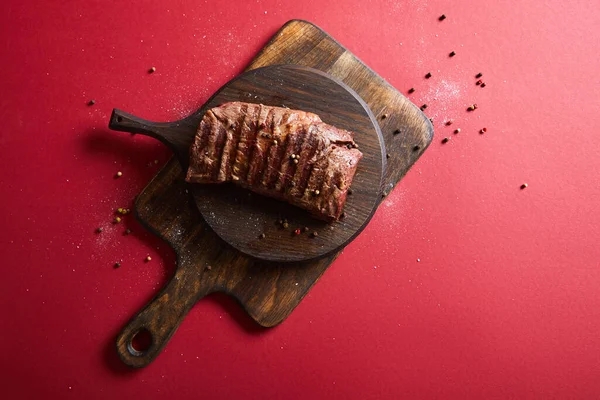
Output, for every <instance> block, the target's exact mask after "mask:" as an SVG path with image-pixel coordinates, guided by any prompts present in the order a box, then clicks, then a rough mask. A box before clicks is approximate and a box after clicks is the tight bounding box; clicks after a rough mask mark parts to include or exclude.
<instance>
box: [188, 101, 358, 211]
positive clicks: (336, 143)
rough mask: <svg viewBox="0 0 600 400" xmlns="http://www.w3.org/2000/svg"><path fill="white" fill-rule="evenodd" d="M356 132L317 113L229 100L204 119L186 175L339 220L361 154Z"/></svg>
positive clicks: (191, 179) (196, 179) (190, 180)
mask: <svg viewBox="0 0 600 400" xmlns="http://www.w3.org/2000/svg"><path fill="white" fill-rule="evenodd" d="M352 136H353V134H352V132H349V131H346V130H344V129H339V128H336V127H334V126H331V125H328V124H326V123H324V122H322V121H321V118H319V116H318V115H316V114H313V113H309V112H305V111H299V110H290V109H287V108H282V107H272V106H265V105H262V104H252V103H241V102H232V103H225V104H223V105H221V106H219V107H215V108H212V109H210V110H208V111H207V112H206V114H205V115H204V117H203V119H202V121H201V122H200V126H199V127H198V131H197V133H196V138H195V140H194V144H193V145H192V146H191V148H190V166H189V169H188V172H187V177H186V180H187V181H188V182H193V183H222V182H233V183H235V184H237V185H240V186H243V187H245V188H248V189H250V190H252V191H254V192H256V193H260V194H262V195H265V196H268V197H273V198H276V199H279V200H284V201H287V202H288V203H290V204H293V205H295V206H298V207H301V208H304V209H306V210H308V211H310V212H311V213H312V214H313V215H314V216H315V217H317V218H319V219H323V220H327V221H331V220H337V219H339V217H340V215H341V213H342V210H343V208H344V203H345V202H346V196H347V194H348V188H349V187H350V185H351V184H352V179H353V177H354V174H355V172H356V167H357V165H358V162H359V161H360V159H361V158H362V153H361V152H360V151H359V150H358V149H357V148H356V147H357V146H356V144H355V143H354V140H353V137H352Z"/></svg>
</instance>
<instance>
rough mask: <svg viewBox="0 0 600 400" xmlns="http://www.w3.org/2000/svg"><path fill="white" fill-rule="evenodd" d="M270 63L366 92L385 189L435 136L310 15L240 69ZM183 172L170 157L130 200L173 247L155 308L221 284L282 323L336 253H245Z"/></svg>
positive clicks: (178, 304) (255, 313)
mask: <svg viewBox="0 0 600 400" xmlns="http://www.w3.org/2000/svg"><path fill="white" fill-rule="evenodd" d="M274 64H297V65H302V66H307V67H312V68H316V69H319V70H321V71H324V72H326V73H328V74H330V75H333V76H334V77H337V78H338V79H340V80H342V81H343V82H344V83H346V84H347V85H348V86H350V87H351V88H352V89H354V90H355V91H356V92H357V93H358V94H359V95H360V96H361V97H362V98H363V99H364V101H365V102H366V103H367V104H368V106H369V107H370V109H371V111H372V112H373V114H374V115H375V116H376V117H377V120H378V121H379V123H380V127H381V131H382V133H383V136H384V140H385V146H386V151H387V153H388V154H389V155H390V157H389V159H388V160H387V161H388V164H387V165H388V167H387V170H386V171H385V175H384V183H383V188H384V189H383V190H384V194H387V193H389V192H390V191H391V190H392V189H393V187H394V186H395V185H396V183H397V182H398V181H399V180H400V179H401V178H402V177H403V176H404V175H405V174H406V172H407V171H408V170H409V168H410V167H411V166H412V165H413V164H414V163H415V162H416V161H417V159H418V158H419V157H420V156H421V154H423V151H424V150H425V149H426V148H427V146H428V145H429V143H430V142H431V140H432V138H433V127H432V125H431V123H430V121H429V120H428V119H427V117H426V116H425V115H424V114H423V113H422V112H421V111H420V110H419V109H418V108H417V107H416V106H415V105H413V104H412V103H411V102H410V101H409V100H408V99H406V98H405V97H404V96H403V95H402V94H400V93H399V92H398V91H397V90H396V89H394V88H393V87H392V86H391V85H389V84H388V83H387V82H386V81H385V80H383V79H382V78H381V77H380V76H379V75H377V74H376V73H375V72H373V71H372V70H371V69H370V68H368V67H367V66H366V65H365V64H364V63H362V62H361V61H360V60H359V59H358V58H356V57H355V56H354V55H353V54H352V53H350V52H349V51H348V50H347V49H345V48H344V47H343V46H341V45H340V44H339V43H338V42H336V41H335V40H334V39H333V38H332V37H331V36H329V35H328V34H327V33H325V32H324V31H322V30H321V29H320V28H318V27H316V26H315V25H313V24H311V23H309V22H306V21H300V20H292V21H290V22H288V23H286V24H285V25H284V26H283V27H282V28H281V29H280V30H279V31H278V32H277V33H276V34H275V35H274V36H273V38H272V39H271V41H270V42H269V43H268V44H267V45H266V46H265V47H264V48H263V49H262V51H261V52H260V53H259V54H258V55H257V56H256V58H255V59H254V60H253V61H252V62H251V63H250V65H249V66H248V68H247V69H246V70H251V69H254V68H259V67H263V66H267V65H274ZM383 114H387V117H386V118H385V119H382V118H381V117H382V116H383ZM398 131H399V132H400V133H398ZM394 132H396V133H394ZM183 177H184V172H183V171H182V170H181V167H180V165H179V163H178V162H177V160H175V159H174V158H173V159H171V160H170V161H169V163H168V164H167V165H166V166H165V167H164V168H163V169H162V170H161V171H160V172H159V173H158V174H157V175H156V177H155V178H154V179H153V180H152V181H151V182H150V183H149V184H148V186H147V187H146V188H145V189H144V190H143V191H142V193H141V194H140V195H139V196H138V198H137V201H136V213H137V215H138V218H139V219H140V221H141V222H142V223H143V224H144V225H145V226H146V227H147V228H148V229H150V230H151V231H153V232H154V233H155V234H157V235H159V236H160V237H162V238H163V239H164V240H165V241H167V242H168V243H169V244H170V245H171V246H172V248H173V249H174V250H175V252H176V254H177V262H178V268H177V270H176V272H175V275H174V277H173V278H172V280H171V282H170V283H169V284H168V285H167V287H166V288H165V289H163V291H161V293H159V294H158V295H157V297H156V298H155V299H154V300H153V302H154V303H155V304H159V306H158V309H157V310H158V311H159V309H160V308H161V307H163V306H164V308H167V307H168V309H169V310H174V311H172V315H173V318H174V319H175V320H174V321H171V322H170V323H171V324H173V323H175V324H177V325H178V324H179V323H180V322H181V320H182V319H183V317H184V316H185V313H186V312H187V310H189V309H190V308H191V307H192V306H193V304H195V302H197V301H198V300H199V299H201V298H202V297H203V296H205V295H206V294H208V293H211V292H217V291H219V292H225V293H228V294H230V295H231V296H233V297H235V298H236V299H237V300H238V301H239V302H240V304H241V305H242V307H244V309H245V310H246V311H247V312H248V314H249V315H250V316H251V317H252V318H253V319H254V320H255V321H256V322H257V323H258V324H260V325H262V326H265V327H271V326H274V325H277V324H279V323H281V322H282V321H283V320H284V319H285V318H286V317H287V316H288V315H290V313H291V312H292V311H293V310H294V308H296V306H297V305H298V304H299V303H300V301H301V300H302V298H303V297H304V296H305V295H306V294H307V293H308V291H309V290H310V288H311V287H312V286H313V285H314V284H315V283H316V282H317V280H318V279H319V278H320V277H321V276H322V275H323V273H324V272H325V271H326V270H327V268H328V267H329V266H330V265H331V264H332V262H333V261H334V260H335V259H336V257H337V256H338V255H339V253H336V254H333V255H330V256H328V257H325V258H323V259H320V260H318V261H312V262H305V263H297V264H272V263H267V262H260V261H257V260H254V259H251V258H248V257H246V256H244V255H242V254H240V253H239V252H237V251H236V250H234V249H233V248H232V247H230V246H229V245H227V244H226V243H225V242H223V241H222V240H221V239H220V238H219V237H218V236H217V235H216V234H215V233H214V232H212V231H211V230H210V228H208V226H207V225H206V223H205V222H204V221H203V219H202V217H201V215H200V213H199V212H198V210H197V209H196V207H195V205H194V202H193V200H192V198H191V196H190V195H189V194H188V193H186V192H187V191H186V184H185V183H184V182H183ZM208 266H210V269H209V268H208ZM162 300H164V302H163V301H162ZM161 305H163V306H161ZM163 311H165V310H163Z"/></svg>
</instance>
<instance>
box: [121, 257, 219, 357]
mask: <svg viewBox="0 0 600 400" xmlns="http://www.w3.org/2000/svg"><path fill="white" fill-rule="evenodd" d="M181 270H182V269H178V271H181ZM193 283H194V282H188V279H186V276H185V275H184V274H183V273H178V272H176V273H175V276H173V278H172V279H171V281H170V282H169V283H168V284H167V286H166V287H165V288H164V289H163V290H161V292H160V293H159V294H158V295H157V296H156V297H155V298H154V299H152V301H150V303H148V304H147V305H146V307H144V309H142V310H141V311H140V312H139V313H137V315H135V316H134V317H133V318H132V319H131V320H130V321H129V322H128V323H127V325H125V327H124V328H123V330H122V331H121V333H119V335H118V336H117V341H116V345H117V353H118V354H119V357H120V358H121V360H122V361H123V362H124V363H125V364H127V365H128V366H130V367H133V368H143V367H146V366H147V365H149V364H150V363H151V362H152V361H153V360H154V359H155V358H156V356H158V355H159V354H160V352H161V351H162V349H163V348H164V347H165V346H166V344H167V343H168V342H169V339H171V336H173V334H174V333H175V331H176V330H177V328H178V327H179V325H180V324H181V321H183V318H184V317H185V316H186V314H187V313H188V312H189V311H190V309H191V308H192V307H193V306H194V304H196V302H197V301H198V300H200V299H201V298H202V297H204V296H206V295H207V294H208V292H203V291H202V290H200V291H197V290H198V288H197V287H196V286H197V285H194V284H193Z"/></svg>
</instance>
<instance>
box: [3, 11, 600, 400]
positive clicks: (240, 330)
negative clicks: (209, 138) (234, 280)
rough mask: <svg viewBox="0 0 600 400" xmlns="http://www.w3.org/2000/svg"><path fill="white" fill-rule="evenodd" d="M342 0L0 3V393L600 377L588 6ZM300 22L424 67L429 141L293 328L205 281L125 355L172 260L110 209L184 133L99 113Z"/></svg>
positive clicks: (379, 62)
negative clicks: (122, 349)
mask: <svg viewBox="0 0 600 400" xmlns="http://www.w3.org/2000/svg"><path fill="white" fill-rule="evenodd" d="M334 3H336V2H333V1H330V2H327V1H312V0H297V1H293V2H284V1H277V0H268V1H267V0H260V1H248V2H238V3H236V2H214V1H204V2H202V1H190V0H186V1H184V0H181V1H164V0H163V1H126V2H125V1H124V2H117V1H94V0H87V1H74V0H73V1H60V2H59V1H53V2H42V1H25V2H23V1H16V0H15V1H13V0H11V1H4V2H3V5H2V12H1V13H0V54H1V61H2V63H1V64H0V121H2V125H1V128H0V152H1V153H0V171H1V173H0V193H2V197H1V198H2V200H1V201H2V204H1V205H2V206H1V207H0V217H1V221H2V229H0V255H1V260H2V276H3V285H2V286H3V289H2V302H1V306H0V311H1V320H2V322H1V324H2V329H1V331H0V339H1V342H2V344H3V346H2V347H3V351H2V352H3V354H2V357H0V359H1V361H0V367H1V371H0V382H2V383H3V385H2V389H1V390H2V391H3V395H2V397H3V398H7V399H13V398H43V397H48V398H61V399H62V398H87V399H103V398H133V397H135V398H146V399H152V398H165V397H168V398H245V399H258V398H285V399H306V398H339V399H348V398H357V399H359V398H360V399H365V398H390V399H397V398H423V399H432V398H441V399H450V398H456V399H464V398H474V399H475V398H477V399H483V398H485V399H494V398H498V399H506V398H520V399H523V398H539V399H548V398H561V399H565V398H577V399H591V398H598V396H600V380H599V379H598V376H599V374H600V366H599V359H600V335H599V333H598V331H599V330H600V295H599V294H598V290H599V289H598V288H599V285H600V268H599V267H600V246H598V238H600V229H599V226H600V214H599V213H598V210H599V207H598V205H599V204H600V185H599V181H600V180H599V178H598V172H599V170H600V157H599V149H600V116H599V113H598V106H599V104H600V90H599V89H600V85H599V84H600V80H599V78H598V76H599V75H598V72H599V71H600V50H599V48H598V40H599V29H598V26H599V24H600V8H598V4H597V1H593V0H589V1H577V2H563V1H558V0H548V1H544V2H540V1H534V0H530V1H522V2H515V1H507V0H500V1H484V2H473V1H460V2H454V1H452V2H451V1H448V2H442V1H425V0H422V1H418V0H410V1H404V2H396V1H391V0H390V1H364V0H361V1H346V2H343V4H337V5H336V4H334ZM442 13H445V14H446V15H447V16H448V18H447V19H446V20H445V21H444V22H439V21H438V20H437V17H438V16H439V15H440V14H442ZM293 18H300V19H307V20H309V21H311V22H314V23H315V24H317V25H319V26H321V27H322V28H323V29H325V30H326V31H327V32H329V33H330V34H331V35H332V36H333V37H335V38H336V39H338V40H339V41H340V42H341V43H342V44H344V45H345V46H347V47H348V48H349V49H350V50H351V51H352V52H354V53H355V54H356V55H357V56H358V57H359V58H361V59H362V60H363V61H364V62H365V63H366V64H368V65H369V66H370V67H372V68H373V69H374V70H375V71H377V72H378V73H379V74H381V75H382V76H383V77H384V78H385V79H387V80H388V81H389V82H390V83H391V84H392V85H394V86H395V87H396V88H398V89H399V90H401V91H402V92H404V93H406V91H407V89H408V88H410V87H415V88H416V89H417V90H416V92H415V93H414V94H413V95H410V98H411V99H412V100H413V101H414V102H415V103H416V104H417V105H421V104H422V103H425V102H426V103H427V104H428V105H429V108H427V114H428V115H429V116H430V117H433V118H434V121H435V128H436V137H435V139H434V142H433V143H432V145H431V146H430V148H429V149H428V150H427V151H426V152H425V154H424V156H423V157H422V158H421V159H420V160H419V161H418V163H417V164H416V165H415V167H414V168H413V169H412V170H411V171H410V172H409V173H408V175H407V176H406V178H405V179H404V180H402V182H401V183H400V184H399V185H398V187H397V188H396V189H395V190H394V192H393V193H392V194H391V195H390V196H389V198H388V199H387V200H386V201H385V203H384V204H383V205H382V206H381V207H380V209H379V211H378V212H377V214H376V215H375V217H374V219H373V220H372V222H371V223H370V225H369V226H368V227H367V229H365V231H364V232H363V233H362V234H361V235H360V236H359V237H358V238H357V239H356V240H355V241H354V242H353V243H352V244H351V245H349V246H348V247H347V248H346V250H345V251H344V253H343V254H342V255H341V256H340V257H339V259H338V260H337V261H336V262H335V264H334V265H333V266H332V267H331V268H330V269H329V271H328V272H327V273H326V274H325V275H324V276H323V278H322V279H321V280H320V281H319V283H318V284H317V285H316V286H315V287H314V289H313V290H312V291H311V292H310V294H309V295H308V296H307V297H306V298H305V299H304V301H303V302H302V303H301V304H300V306H299V307H298V308H297V309H296V311H295V312H294V313H293V314H292V315H291V316H290V317H289V319H288V320H286V321H285V322H284V323H283V324H282V325H280V326H279V327H276V328H274V329H268V330H263V329H259V328H257V327H256V326H255V325H254V324H253V323H252V322H251V321H250V319H249V318H248V317H247V316H245V314H244V313H243V312H242V311H241V310H240V309H239V307H238V306H237V305H236V304H235V303H234V302H233V301H232V300H230V299H228V298H227V297H225V296H223V295H216V296H211V297H209V298H207V299H204V300H203V301H201V302H200V303H199V304H198V305H197V306H196V307H195V308H194V309H193V310H192V311H191V313H190V314H189V316H188V317H187V318H186V320H185V321H184V322H183V324H182V325H181V328H180V329H179V331H178V332H177V333H176V334H175V336H174V337H173V339H172V341H171V342H170V344H169V345H168V346H167V348H166V349H165V351H164V352H163V353H162V354H161V355H160V356H159V358H158V359H157V360H156V361H155V362H154V363H153V364H151V365H150V366H149V367H148V368H146V369H143V370H140V371H133V372H131V371H128V370H127V369H126V368H124V366H122V365H121V363H120V361H119V360H118V359H117V357H116V355H115V352H114V347H113V346H114V338H115V336H116V333H117V332H118V331H119V330H120V328H121V327H122V326H123V325H124V324H125V323H126V321H127V320H128V319H129V318H130V317H131V316H132V315H133V314H134V313H135V312H136V311H137V310H139V309H140V308H141V307H142V306H143V305H144V304H145V303H146V302H147V301H148V300H149V299H150V298H151V297H152V296H153V295H154V294H155V293H156V292H157V291H158V290H159V288H160V287H161V286H162V285H164V283H165V282H166V280H167V279H168V277H169V276H170V274H172V273H173V269H174V263H175V258H174V254H173V252H172V251H171V250H170V249H169V248H168V246H166V245H165V244H164V243H162V242H161V241H160V240H158V239H156V238H154V237H152V235H150V234H148V233H146V232H144V230H143V229H142V227H141V226H140V225H139V224H138V223H137V222H136V221H135V220H133V218H132V217H126V221H125V224H121V225H119V226H117V227H115V226H113V225H111V223H110V221H111V219H112V215H113V210H114V209H115V208H117V207H123V206H124V207H131V205H132V201H133V198H134V196H135V195H136V194H137V193H139V192H140V191H141V189H142V188H143V187H144V186H145V185H146V184H147V182H148V181H149V180H150V178H151V177H152V176H153V175H154V174H155V173H156V172H157V171H158V169H159V168H160V167H161V166H162V165H163V164H164V163H165V162H166V161H167V160H168V159H169V157H170V153H169V151H168V150H167V149H166V148H165V147H163V146H162V145H161V144H159V143H158V142H155V141H152V140H151V139H147V138H143V137H131V136H129V135H127V134H123V133H116V132H111V131H108V129H107V124H108V118H109V115H110V112H111V110H112V108H113V107H119V108H121V109H124V110H127V111H129V112H132V113H133V114H136V115H139V116H141V117H144V118H148V119H153V120H157V121H160V120H173V119H179V118H181V117H183V116H186V115H187V114H188V113H190V112H191V111H193V110H195V109H196V108H197V107H199V106H200V105H201V104H202V103H203V102H204V101H205V100H207V99H208V97H209V96H210V94H212V93H213V92H214V91H215V90H217V89H218V88H219V87H220V86H221V85H222V84H224V83H225V82H227V81H228V80H229V79H230V78H232V77H233V76H235V75H236V74H238V73H239V72H240V71H242V70H243V68H244V67H245V66H246V65H247V63H248V62H249V61H250V59H251V58H252V57H253V56H254V55H255V53H256V52H257V51H258V50H259V49H260V48H261V47H262V46H263V45H264V44H265V43H266V41H267V40H268V39H269V38H270V36H271V35H272V34H273V33H275V31H276V30H277V29H278V28H279V27H280V26H281V25H282V24H283V23H285V22H286V21H287V20H289V19H293ZM452 50H454V51H456V53H457V55H456V56H455V57H454V58H449V57H448V53H449V52H450V51H452ZM151 66H155V67H156V68H157V71H156V73H154V74H148V73H147V71H148V69H149V68H150V67H151ZM429 71H431V72H432V73H433V77H432V78H431V79H429V80H425V79H424V78H423V76H424V75H425V74H426V73H427V72H429ZM477 72H482V73H483V74H484V76H483V80H484V81H485V82H486V83H487V86H486V87H485V88H483V89H482V88H480V87H478V86H476V85H475V84H474V83H475V79H474V75H475V74H476V73H477ZM90 99H95V100H96V105H94V106H93V107H88V106H87V105H86V103H87V102H88V101H89V100H90ZM472 103H477V104H478V105H479V109H478V110H477V111H476V112H474V113H467V112H466V111H465V109H466V107H467V106H468V105H470V104H472ZM448 118H452V119H453V120H454V121H455V123H454V125H453V126H452V127H445V126H443V125H442V122H443V121H445V120H447V119H448ZM456 127H459V128H461V133H460V134H459V135H452V134H451V131H452V130H453V129H454V128H456ZM483 127H486V128H487V130H488V131H487V133H486V134H484V135H480V134H478V131H479V129H481V128H483ZM445 136H452V139H451V140H450V142H449V143H447V144H441V139H442V138H443V137H445ZM155 159H156V160H158V165H156V164H154V160H155ZM148 164H150V165H148ZM119 170H120V171H123V174H124V175H123V177H122V178H120V179H114V178H113V176H114V174H115V173H116V172H117V171H119ZM524 182H527V183H528V184H529V187H528V188H527V189H525V190H520V189H519V187H520V185H521V184H522V183H524ZM98 226H103V227H104V228H105V230H104V232H103V233H102V234H101V235H96V234H94V230H95V229H96V227H98ZM125 227H129V228H131V229H132V230H133V232H134V233H133V235H131V236H123V235H122V231H123V229H125ZM146 255H151V256H152V258H153V259H152V262H150V263H144V262H143V260H144V258H145V257H146ZM118 259H122V260H123V262H122V267H121V268H120V269H116V270H115V269H113V264H114V262H115V261H116V260H118ZM417 259H420V262H418V261H417Z"/></svg>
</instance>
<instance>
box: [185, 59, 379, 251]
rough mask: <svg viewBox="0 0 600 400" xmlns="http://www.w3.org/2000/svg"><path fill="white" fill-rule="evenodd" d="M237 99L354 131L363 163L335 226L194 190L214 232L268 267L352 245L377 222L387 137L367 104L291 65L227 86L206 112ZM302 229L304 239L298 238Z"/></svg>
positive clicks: (249, 199) (228, 194)
mask: <svg viewBox="0 0 600 400" xmlns="http://www.w3.org/2000/svg"><path fill="white" fill-rule="evenodd" d="M230 101H245V102H249V103H261V104H265V105H270V106H279V107H288V108H291V109H298V110H304V111H310V112H313V113H315V114H318V115H319V116H320V117H321V119H322V120H323V121H324V122H326V123H328V124H331V125H334V126H337V127H340V128H344V129H347V130H350V131H353V132H354V133H355V136H354V139H355V141H356V143H357V144H358V145H359V149H360V150H361V151H362V153H363V158H362V160H361V161H360V163H359V164H358V169H357V172H356V175H355V176H354V180H353V183H352V186H351V189H352V194H351V195H349V196H348V199H347V201H346V205H345V207H344V218H342V219H340V220H339V221H337V222H332V223H327V222H324V221H320V220H317V219H315V218H314V217H312V216H311V215H310V214H309V213H308V212H306V211H304V210H302V209H300V208H298V207H294V206H291V205H289V204H287V203H284V202H281V201H277V200H273V199H270V198H267V197H264V196H261V195H258V194H254V193H252V192H251V191H249V190H246V189H242V188H240V187H237V186H235V185H233V184H223V185H191V189H192V190H193V194H194V199H195V201H196V205H197V206H198V209H199V210H200V212H201V213H202V215H203V217H204V218H205V220H206V221H207V222H208V224H209V225H210V226H211V228H212V229H213V230H214V231H215V232H216V233H217V234H218V235H219V236H220V237H221V238H222V239H223V240H225V241H226V242H227V243H229V244H230V245H232V246H233V247H235V248H236V249H238V250H239V251H241V252H243V253H245V254H248V255H251V256H253V257H257V258H260V259H263V260H268V261H305V260H309V259H314V258H318V257H322V256H324V255H326V254H329V253H331V252H333V251H336V250H338V249H339V248H340V247H342V246H345V245H346V244H347V243H349V242H350V241H351V240H352V239H353V238H354V237H355V236H356V235H357V234H358V233H359V232H360V231H361V230H362V228H364V226H365V225H366V224H367V222H368V221H369V220H370V218H371V216H372V215H373V212H374V211H375V209H376V207H377V204H378V203H379V201H380V199H381V191H380V189H381V180H382V176H383V171H384V163H385V160H384V156H383V154H384V150H383V139H382V138H381V133H380V132H379V127H378V125H377V123H376V121H375V120H374V117H373V115H372V114H371V112H370V110H369V108H368V107H367V105H366V104H365V103H364V102H363V101H362V100H361V99H360V98H359V96H358V95H357V94H356V93H355V92H354V91H353V90H352V89H350V88H349V87H348V86H346V85H345V84H344V83H342V82H341V81H338V80H337V79H334V78H332V77H331V76H329V75H327V74H325V73H323V72H320V71H317V70H314V69H310V68H305V67H298V66H291V65H280V66H272V67H266V68H260V69H256V70H253V71H250V72H247V73H245V74H242V75H240V76H239V77H237V78H235V79H233V80H232V81H230V82H229V83H227V84H226V85H225V86H224V87H223V88H222V89H221V90H220V91H219V92H217V94H215V95H214V96H213V97H212V98H211V99H210V100H209V101H208V102H207V103H206V105H205V106H204V107H203V109H204V110H207V109H209V108H212V107H216V106H218V105H220V104H223V103H226V102H230ZM282 219H285V220H287V221H288V227H287V229H284V228H283V227H282V225H281V224H280V223H279V221H280V220H282ZM305 228H308V229H307V230H305ZM296 229H300V230H301V232H302V233H301V234H299V235H297V234H295V233H294V231H295V230H296ZM315 232H316V233H317V235H318V236H316V237H314V233H315ZM263 233H264V234H265V237H264V238H262V239H261V238H260V236H261V234H263Z"/></svg>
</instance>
